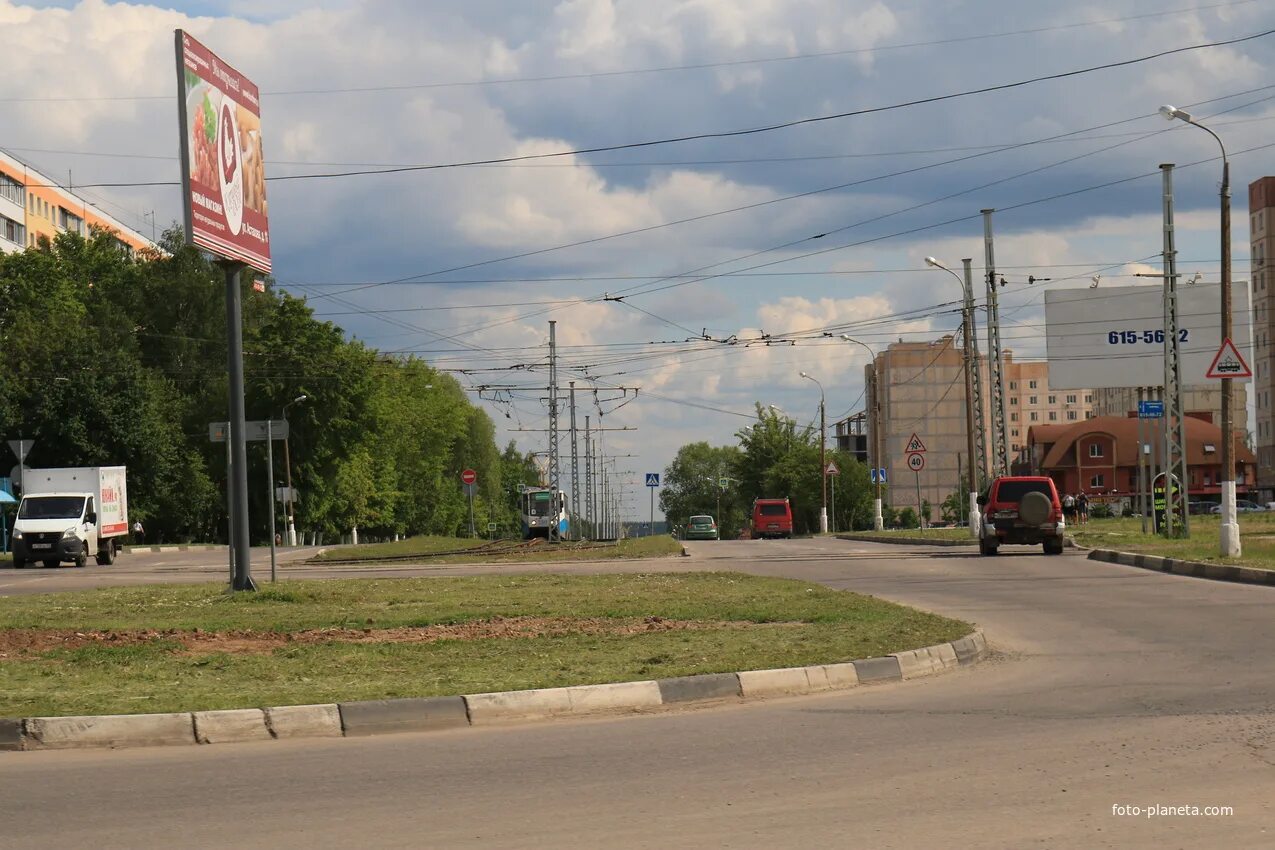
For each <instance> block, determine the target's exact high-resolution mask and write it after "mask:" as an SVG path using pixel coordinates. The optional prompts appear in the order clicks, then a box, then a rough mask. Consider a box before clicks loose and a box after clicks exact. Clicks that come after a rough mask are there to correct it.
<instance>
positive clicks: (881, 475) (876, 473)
mask: <svg viewBox="0 0 1275 850" xmlns="http://www.w3.org/2000/svg"><path fill="white" fill-rule="evenodd" d="M868 477H869V478H870V479H871V481H872V483H873V484H876V483H877V482H878V481H880V482H881V483H882V484H884V483H885V482H886V477H885V468H884V467H880V468H878V469H869V470H868Z"/></svg>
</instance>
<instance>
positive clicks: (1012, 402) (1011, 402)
mask: <svg viewBox="0 0 1275 850" xmlns="http://www.w3.org/2000/svg"><path fill="white" fill-rule="evenodd" d="M1009 403H1010V404H1018V396H1012V397H1011V398H1010V400H1009Z"/></svg>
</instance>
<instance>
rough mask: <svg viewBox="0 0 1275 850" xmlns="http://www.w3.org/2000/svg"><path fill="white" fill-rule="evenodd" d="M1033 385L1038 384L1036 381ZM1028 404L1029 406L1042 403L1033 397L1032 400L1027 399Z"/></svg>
mask: <svg viewBox="0 0 1275 850" xmlns="http://www.w3.org/2000/svg"><path fill="white" fill-rule="evenodd" d="M1032 383H1033V384H1034V383H1036V382H1035V381H1032ZM1027 403H1028V404H1039V403H1040V402H1038V401H1036V396H1032V397H1031V398H1029V399H1027Z"/></svg>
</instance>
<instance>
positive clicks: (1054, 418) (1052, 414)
mask: <svg viewBox="0 0 1275 850" xmlns="http://www.w3.org/2000/svg"><path fill="white" fill-rule="evenodd" d="M1049 421H1050V422H1057V421H1058V414H1057V413H1056V412H1055V411H1053V410H1051V411H1049Z"/></svg>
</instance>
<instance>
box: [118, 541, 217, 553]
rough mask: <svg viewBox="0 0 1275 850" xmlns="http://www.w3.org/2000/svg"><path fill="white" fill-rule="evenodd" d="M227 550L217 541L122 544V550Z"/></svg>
mask: <svg viewBox="0 0 1275 850" xmlns="http://www.w3.org/2000/svg"><path fill="white" fill-rule="evenodd" d="M218 549H220V550H222V551H225V549H226V547H225V546H221V545H218V544H216V543H179V544H174V545H171V546H121V547H120V551H121V552H123V553H125V554H129V553H131V552H214V551H216V550H218Z"/></svg>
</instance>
